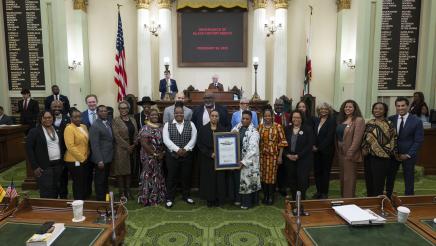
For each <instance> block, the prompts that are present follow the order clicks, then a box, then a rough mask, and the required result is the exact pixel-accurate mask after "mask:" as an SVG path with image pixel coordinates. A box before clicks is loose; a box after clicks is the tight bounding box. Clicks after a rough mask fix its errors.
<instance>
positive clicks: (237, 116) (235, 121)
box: [231, 110, 285, 128]
mask: <svg viewBox="0 0 436 246" xmlns="http://www.w3.org/2000/svg"><path fill="white" fill-rule="evenodd" d="M241 120H242V111H241V110H238V111H236V112H233V114H232V120H231V124H232V128H233V127H235V126H236V125H237V124H238V123H239V122H241ZM251 123H253V126H254V127H255V128H257V127H258V126H259V120H258V119H257V113H256V111H251ZM283 127H285V126H283Z"/></svg>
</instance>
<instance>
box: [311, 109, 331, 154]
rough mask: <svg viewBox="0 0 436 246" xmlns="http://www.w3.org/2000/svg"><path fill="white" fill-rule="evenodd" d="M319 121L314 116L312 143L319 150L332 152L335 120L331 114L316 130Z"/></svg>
mask: <svg viewBox="0 0 436 246" xmlns="http://www.w3.org/2000/svg"><path fill="white" fill-rule="evenodd" d="M319 123H320V119H319V118H316V120H315V134H314V135H315V141H314V145H315V146H316V147H317V148H318V151H319V152H323V153H331V154H333V153H334V150H335V147H334V146H335V145H334V143H335V133H336V120H335V119H334V118H333V116H329V117H328V118H327V120H326V121H325V122H324V124H323V125H322V126H321V129H319V131H318V126H319Z"/></svg>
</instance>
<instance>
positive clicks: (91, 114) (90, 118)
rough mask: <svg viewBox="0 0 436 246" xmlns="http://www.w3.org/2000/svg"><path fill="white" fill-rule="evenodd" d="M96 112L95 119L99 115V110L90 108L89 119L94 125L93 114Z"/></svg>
mask: <svg viewBox="0 0 436 246" xmlns="http://www.w3.org/2000/svg"><path fill="white" fill-rule="evenodd" d="M94 114H95V119H97V118H98V117H97V110H94V111H92V110H90V109H88V119H89V123H90V124H91V125H92V124H94V121H93V119H92V116H93V115H94Z"/></svg>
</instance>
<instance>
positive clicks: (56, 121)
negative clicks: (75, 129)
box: [50, 100, 70, 199]
mask: <svg viewBox="0 0 436 246" xmlns="http://www.w3.org/2000/svg"><path fill="white" fill-rule="evenodd" d="M50 109H51V112H52V114H53V127H54V129H55V130H56V133H57V134H58V135H60V136H62V138H61V143H60V144H61V148H62V151H63V152H65V151H66V149H67V148H66V147H65V142H64V140H63V139H64V138H63V136H64V131H65V127H67V124H69V123H70V117H68V115H67V114H62V111H63V103H62V101H60V100H56V101H52V102H51V105H50ZM59 189H60V190H59V197H60V198H61V199H67V198H68V168H67V166H66V165H64V166H63V168H62V175H61V177H60V187H59Z"/></svg>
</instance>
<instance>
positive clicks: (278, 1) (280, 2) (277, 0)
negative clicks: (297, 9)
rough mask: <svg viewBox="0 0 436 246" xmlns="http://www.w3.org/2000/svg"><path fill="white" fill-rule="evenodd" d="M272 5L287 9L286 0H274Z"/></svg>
mask: <svg viewBox="0 0 436 246" xmlns="http://www.w3.org/2000/svg"><path fill="white" fill-rule="evenodd" d="M274 6H275V7H276V9H287V8H288V0H274Z"/></svg>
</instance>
